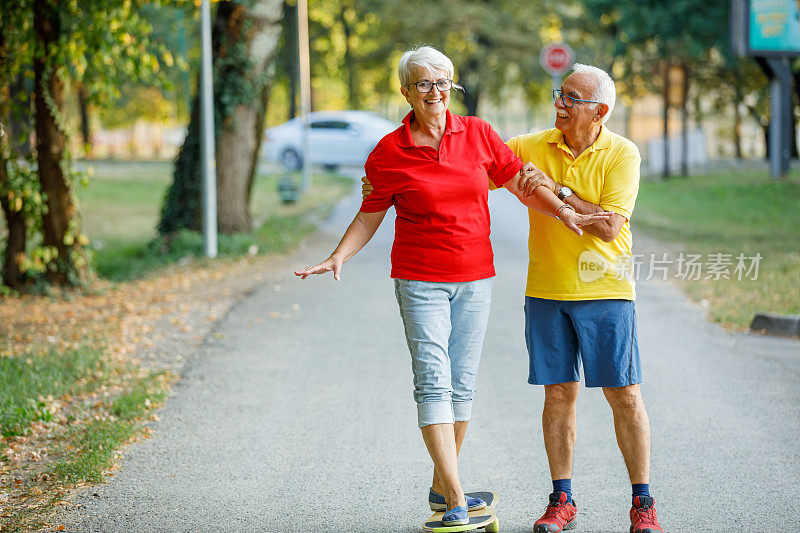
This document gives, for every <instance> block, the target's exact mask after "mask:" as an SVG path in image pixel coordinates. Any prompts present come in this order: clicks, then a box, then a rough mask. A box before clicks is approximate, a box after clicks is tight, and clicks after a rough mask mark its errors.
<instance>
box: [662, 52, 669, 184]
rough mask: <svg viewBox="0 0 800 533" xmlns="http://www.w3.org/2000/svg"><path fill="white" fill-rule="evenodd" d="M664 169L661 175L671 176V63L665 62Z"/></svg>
mask: <svg viewBox="0 0 800 533" xmlns="http://www.w3.org/2000/svg"><path fill="white" fill-rule="evenodd" d="M663 111H664V147H663V148H664V169H663V170H662V173H661V175H662V176H663V177H664V178H669V163H670V161H669V63H664V110H663Z"/></svg>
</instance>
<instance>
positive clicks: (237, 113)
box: [217, 0, 283, 234]
mask: <svg viewBox="0 0 800 533" xmlns="http://www.w3.org/2000/svg"><path fill="white" fill-rule="evenodd" d="M223 4H224V2H220V6H219V8H218V9H220V10H221V9H223ZM230 7H231V9H230V11H229V14H228V18H227V21H226V22H227V24H226V29H225V33H226V35H227V37H228V41H227V42H228V43H231V44H235V43H240V42H243V43H244V44H245V46H246V47H247V55H248V58H249V62H250V65H249V68H248V70H247V73H246V75H247V76H248V78H249V79H250V80H253V81H254V82H255V83H256V84H258V80H261V79H262V78H263V77H264V76H265V73H266V69H267V67H268V65H269V62H270V60H271V59H272V56H273V54H274V52H275V49H276V47H277V44H278V39H279V37H280V32H281V18H282V10H283V1H282V0H260V1H259V2H256V3H255V4H253V6H252V7H251V8H250V9H249V10H248V9H247V8H246V7H245V6H243V5H240V4H234V5H232V6H230ZM217 22H218V23H220V22H223V21H222V20H221V19H220V18H219V16H218V17H217ZM267 90H268V87H267V85H263V86H262V87H261V90H260V93H259V94H258V96H257V97H256V98H253V99H251V100H250V101H248V102H245V103H243V104H240V105H238V106H236V108H234V109H233V111H232V112H231V114H230V115H229V116H228V117H226V118H225V119H224V120H223V123H222V124H221V127H220V132H219V137H218V138H217V199H218V200H217V204H218V207H219V230H220V231H221V232H222V233H227V234H230V233H235V232H242V231H244V232H246V231H250V230H251V229H252V228H251V224H252V219H251V216H250V190H251V188H252V180H253V177H254V175H255V165H256V160H257V156H258V150H259V147H260V145H261V134H262V133H263V119H264V110H265V109H264V108H265V107H266V96H265V93H266V91H267Z"/></svg>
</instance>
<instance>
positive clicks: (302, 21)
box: [297, 0, 311, 192]
mask: <svg viewBox="0 0 800 533" xmlns="http://www.w3.org/2000/svg"><path fill="white" fill-rule="evenodd" d="M297 49H298V52H299V54H298V55H299V56H300V69H299V71H300V112H301V113H302V114H303V191H304V192H307V191H310V190H311V143H310V142H309V139H308V128H309V123H308V114H309V113H310V112H311V59H310V58H309V53H308V3H307V1H306V0H297Z"/></svg>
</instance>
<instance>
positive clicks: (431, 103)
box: [425, 98, 442, 105]
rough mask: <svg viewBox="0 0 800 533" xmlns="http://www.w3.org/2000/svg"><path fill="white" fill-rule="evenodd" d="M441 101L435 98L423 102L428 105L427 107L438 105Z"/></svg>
mask: <svg viewBox="0 0 800 533" xmlns="http://www.w3.org/2000/svg"><path fill="white" fill-rule="evenodd" d="M441 101H442V99H441V98H436V99H433V100H425V103H426V104H428V105H434V104H438V103H439V102H441Z"/></svg>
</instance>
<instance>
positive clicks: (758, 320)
mask: <svg viewBox="0 0 800 533" xmlns="http://www.w3.org/2000/svg"><path fill="white" fill-rule="evenodd" d="M750 330H752V331H754V332H758V333H765V334H767V335H781V336H786V337H800V315H775V314H771V313H756V316H754V317H753V322H752V323H751V324H750Z"/></svg>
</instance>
